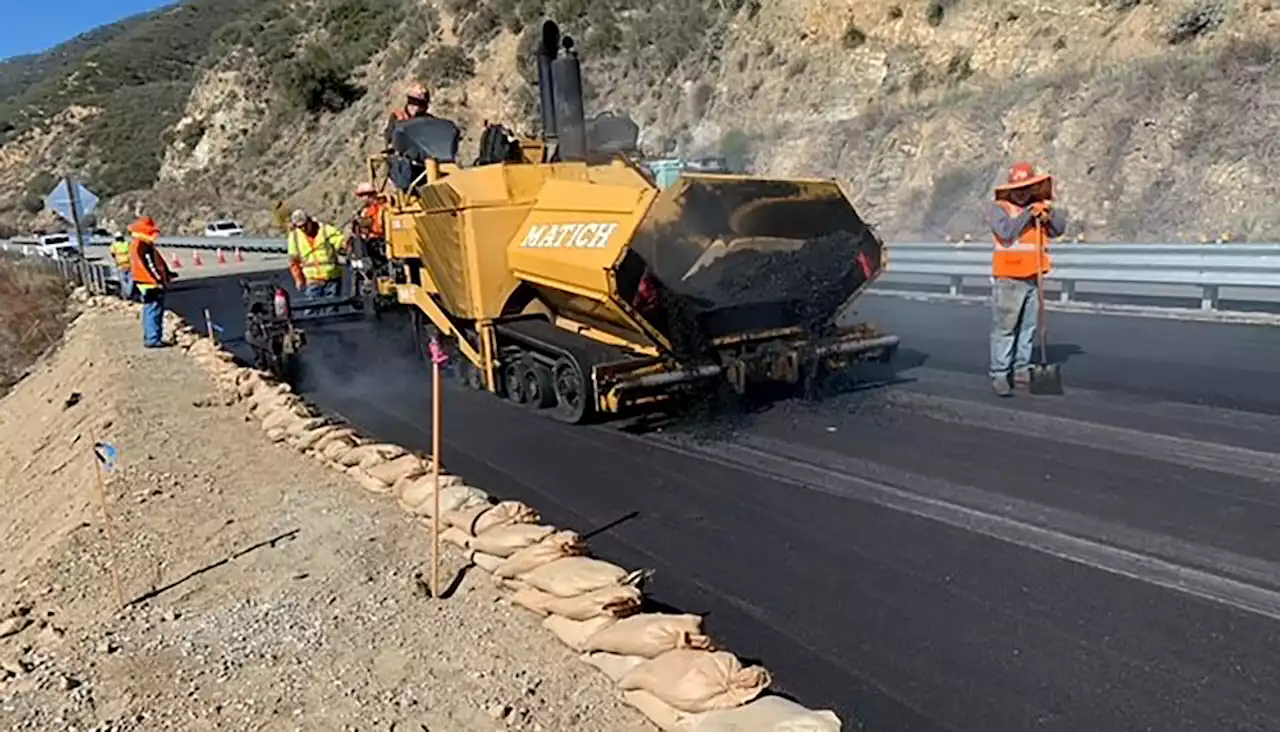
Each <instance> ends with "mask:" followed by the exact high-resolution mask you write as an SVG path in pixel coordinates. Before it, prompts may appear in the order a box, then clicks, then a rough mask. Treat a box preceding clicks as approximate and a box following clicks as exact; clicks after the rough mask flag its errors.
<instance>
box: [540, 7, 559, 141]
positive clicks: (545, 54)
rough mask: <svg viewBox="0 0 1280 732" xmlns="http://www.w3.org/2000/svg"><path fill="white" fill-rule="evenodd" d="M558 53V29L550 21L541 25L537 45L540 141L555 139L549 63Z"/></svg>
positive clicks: (553, 96)
mask: <svg viewBox="0 0 1280 732" xmlns="http://www.w3.org/2000/svg"><path fill="white" fill-rule="evenodd" d="M559 52H560V28H559V27H558V26H556V24H555V23H554V22H552V21H550V20H548V21H547V22H545V23H543V24H542V43H541V44H539V45H538V99H539V108H540V110H541V112H542V139H543V140H544V141H546V142H552V141H554V140H556V138H557V128H556V96H555V89H554V86H555V82H554V81H553V79H552V73H551V63H552V62H553V61H554V60H555V58H556V55H557V54H558V53H559Z"/></svg>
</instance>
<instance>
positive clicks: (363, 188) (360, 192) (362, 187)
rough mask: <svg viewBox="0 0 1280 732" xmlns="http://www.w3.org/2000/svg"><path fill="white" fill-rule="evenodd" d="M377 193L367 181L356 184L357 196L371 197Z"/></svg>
mask: <svg viewBox="0 0 1280 732" xmlns="http://www.w3.org/2000/svg"><path fill="white" fill-rule="evenodd" d="M377 192H378V191H377V189H375V188H374V187H373V184H372V183H370V182H369V181H361V182H360V183H357V184H356V195H357V196H372V195H374V194H376V193H377Z"/></svg>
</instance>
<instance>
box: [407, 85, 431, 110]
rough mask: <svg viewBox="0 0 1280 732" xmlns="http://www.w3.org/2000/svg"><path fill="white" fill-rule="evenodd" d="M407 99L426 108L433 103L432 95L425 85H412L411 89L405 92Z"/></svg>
mask: <svg viewBox="0 0 1280 732" xmlns="http://www.w3.org/2000/svg"><path fill="white" fill-rule="evenodd" d="M405 97H407V98H408V99H409V101H410V102H415V103H417V104H421V105H423V106H426V105H427V104H429V103H430V102H431V93H430V92H428V91H427V87H426V86H424V85H423V84H412V85H410V86H409V89H408V90H407V91H406V92H405Z"/></svg>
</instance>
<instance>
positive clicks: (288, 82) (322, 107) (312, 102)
mask: <svg viewBox="0 0 1280 732" xmlns="http://www.w3.org/2000/svg"><path fill="white" fill-rule="evenodd" d="M350 73H351V67H350V65H348V64H347V63H346V62H345V61H344V60H343V59H342V58H340V57H338V56H337V55H335V54H333V53H330V52H329V50H328V48H327V47H326V46H325V45H324V44H312V45H310V46H308V47H307V48H306V50H304V51H303V52H302V55H300V56H298V57H297V58H295V59H293V60H291V61H290V62H289V63H288V64H286V65H285V67H284V69H283V75H282V77H281V78H280V79H278V83H280V84H281V85H282V86H283V92H284V94H285V97H286V99H287V100H288V101H289V102H290V104H292V105H293V106H294V107H295V108H296V109H300V110H304V111H306V112H311V113H317V112H341V111H342V110H344V109H346V108H347V107H349V106H351V104H352V103H353V102H355V101H356V100H357V99H359V98H360V97H361V96H362V95H363V90H362V89H360V88H358V87H356V86H355V85H353V84H352V83H351V82H350V81H349V79H348V75H349V74H350Z"/></svg>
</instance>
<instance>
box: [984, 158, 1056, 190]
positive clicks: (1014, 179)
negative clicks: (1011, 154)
mask: <svg viewBox="0 0 1280 732" xmlns="http://www.w3.org/2000/svg"><path fill="white" fill-rule="evenodd" d="M1050 177H1051V176H1048V175H1040V174H1037V173H1036V168H1035V166H1034V165H1032V164H1031V163H1014V164H1013V165H1012V166H1010V168H1009V179H1008V181H1007V182H1005V184H1004V185H1000V186H996V190H997V191H1008V190H1013V189H1015V188H1029V187H1031V186H1034V185H1038V184H1040V183H1043V182H1045V181H1047V180H1049V179H1050Z"/></svg>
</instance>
